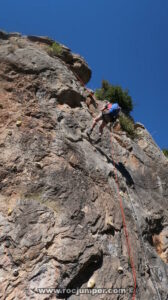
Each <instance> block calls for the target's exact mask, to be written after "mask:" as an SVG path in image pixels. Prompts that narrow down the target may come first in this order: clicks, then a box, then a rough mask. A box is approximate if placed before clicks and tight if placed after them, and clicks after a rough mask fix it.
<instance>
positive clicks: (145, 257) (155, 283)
mask: <svg viewBox="0 0 168 300" xmlns="http://www.w3.org/2000/svg"><path fill="white" fill-rule="evenodd" d="M126 189H127V194H128V197H129V199H130V203H131V207H132V215H133V218H134V220H135V224H136V227H137V229H138V233H139V237H140V239H141V244H142V248H143V252H144V259H145V266H146V267H149V270H150V273H151V279H152V282H153V286H154V288H155V290H156V292H157V296H158V299H159V300H162V299H161V295H160V292H159V289H158V285H157V282H156V280H155V276H154V273H153V270H152V267H151V266H150V264H149V260H148V259H147V251H146V247H145V243H144V240H143V236H142V234H141V230H140V224H139V220H138V216H137V213H136V210H135V207H134V204H133V200H132V197H131V195H130V193H129V191H128V187H126Z"/></svg>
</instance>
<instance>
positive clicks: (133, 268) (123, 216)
mask: <svg viewBox="0 0 168 300" xmlns="http://www.w3.org/2000/svg"><path fill="white" fill-rule="evenodd" d="M74 74H75V76H76V78H77V79H78V80H79V81H80V82H81V84H82V85H83V86H84V87H85V84H84V83H83V81H82V79H81V78H80V77H79V76H78V75H77V74H76V73H74ZM89 94H90V95H91V96H92V93H91V92H90V93H89ZM112 145H113V143H112V134H111V150H112V151H111V152H112V159H113V161H114V155H113V146H112ZM114 166H115V162H114ZM115 181H116V185H117V191H118V200H119V203H120V209H121V215H122V220H123V226H124V233H125V238H126V242H127V251H128V255H129V259H130V264H131V268H132V275H133V280H134V291H133V295H132V300H135V297H136V270H135V264H134V260H133V257H132V253H131V247H130V242H129V235H128V230H127V225H126V221H125V214H124V208H123V204H122V197H121V195H120V191H119V184H118V176H117V169H116V167H115Z"/></svg>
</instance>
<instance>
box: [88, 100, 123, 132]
mask: <svg viewBox="0 0 168 300" xmlns="http://www.w3.org/2000/svg"><path fill="white" fill-rule="evenodd" d="M120 110H121V107H120V106H119V105H118V103H110V102H107V103H106V104H105V105H104V106H103V108H102V109H101V113H100V114H99V115H98V116H97V117H96V118H95V119H94V122H93V124H92V127H91V128H90V129H89V130H88V131H87V135H88V136H90V135H91V133H92V131H93V128H94V127H95V126H96V124H97V123H98V122H99V121H100V120H102V122H101V124H100V127H99V136H101V135H102V133H103V128H104V127H105V126H106V125H107V124H108V123H109V122H112V123H113V122H115V121H116V119H117V118H118V116H119V112H120Z"/></svg>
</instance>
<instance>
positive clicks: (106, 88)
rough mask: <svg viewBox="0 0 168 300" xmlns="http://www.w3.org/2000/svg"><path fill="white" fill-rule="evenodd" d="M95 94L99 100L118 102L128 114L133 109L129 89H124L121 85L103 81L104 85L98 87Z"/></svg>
mask: <svg viewBox="0 0 168 300" xmlns="http://www.w3.org/2000/svg"><path fill="white" fill-rule="evenodd" d="M95 95H96V97H97V99H98V100H108V101H110V102H113V101H115V102H118V104H119V105H120V106H121V108H122V110H123V112H124V113H125V114H127V115H129V113H130V112H131V111H132V110H133V101H132V98H131V96H130V95H129V91H128V89H126V90H123V89H122V87H121V86H119V85H112V84H110V83H109V82H108V81H107V80H103V81H102V87H101V88H100V89H97V90H96V92H95Z"/></svg>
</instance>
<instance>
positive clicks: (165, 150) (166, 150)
mask: <svg viewBox="0 0 168 300" xmlns="http://www.w3.org/2000/svg"><path fill="white" fill-rule="evenodd" d="M162 151H163V153H164V155H165V156H166V157H168V149H163V150H162Z"/></svg>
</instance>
